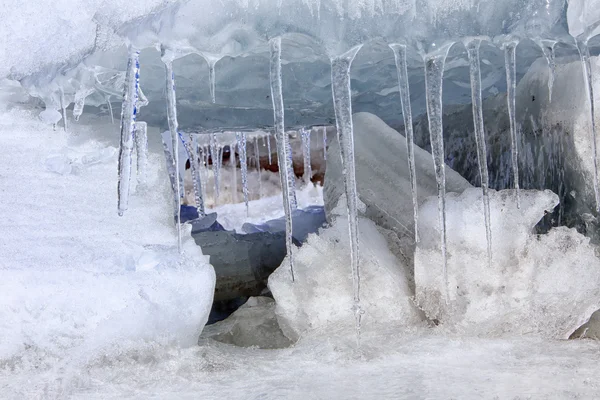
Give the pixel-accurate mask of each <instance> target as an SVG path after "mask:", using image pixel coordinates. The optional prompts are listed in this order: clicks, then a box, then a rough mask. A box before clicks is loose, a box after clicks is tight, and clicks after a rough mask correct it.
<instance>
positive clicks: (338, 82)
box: [331, 46, 364, 346]
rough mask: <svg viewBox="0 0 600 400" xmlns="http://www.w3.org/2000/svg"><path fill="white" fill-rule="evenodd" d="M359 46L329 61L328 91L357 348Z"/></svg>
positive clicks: (358, 289) (359, 318) (358, 325)
mask: <svg viewBox="0 0 600 400" xmlns="http://www.w3.org/2000/svg"><path fill="white" fill-rule="evenodd" d="M361 47H362V46H356V47H354V48H352V49H350V50H349V51H347V52H346V53H344V54H342V55H341V56H339V57H336V58H333V59H332V60H331V88H332V94H333V105H334V110H335V122H336V126H337V134H338V141H339V145H340V155H341V158H342V171H344V188H345V191H346V205H347V211H348V232H349V236H350V263H351V266H352V283H353V289H354V305H353V307H352V309H353V312H354V318H355V327H356V340H357V344H358V346H360V329H361V318H362V315H363V313H364V311H363V310H362V308H361V305H360V269H359V252H358V243H359V237H358V193H357V190H356V171H355V169H354V127H353V124H352V93H351V89H350V67H351V65H352V61H353V60H354V57H356V54H357V53H358V51H359V50H360V48H361Z"/></svg>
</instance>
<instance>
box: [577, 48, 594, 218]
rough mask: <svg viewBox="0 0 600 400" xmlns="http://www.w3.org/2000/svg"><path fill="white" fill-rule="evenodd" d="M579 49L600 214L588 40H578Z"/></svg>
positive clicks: (592, 85)
mask: <svg viewBox="0 0 600 400" xmlns="http://www.w3.org/2000/svg"><path fill="white" fill-rule="evenodd" d="M577 49H578V50H579V57H580V58H581V65H582V68H583V79H584V82H585V85H586V89H587V96H588V101H589V102H590V119H591V134H592V157H593V166H594V196H595V198H596V211H597V212H600V189H599V188H598V150H597V148H596V119H595V102H594V83H593V80H592V63H591V61H590V49H589V47H588V42H587V40H578V41H577Z"/></svg>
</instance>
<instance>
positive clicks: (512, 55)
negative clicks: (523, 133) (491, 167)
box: [504, 39, 521, 208]
mask: <svg viewBox="0 0 600 400" xmlns="http://www.w3.org/2000/svg"><path fill="white" fill-rule="evenodd" d="M518 44H519V42H518V41H516V40H514V39H512V40H509V41H507V42H506V43H505V44H504V65H505V69H506V102H507V105H508V119H509V124H510V148H511V165H512V173H513V175H512V176H513V187H514V189H515V193H516V196H517V208H520V207H521V202H520V199H519V147H518V139H517V110H516V108H515V107H516V94H515V91H516V88H517V65H516V64H517V45H518Z"/></svg>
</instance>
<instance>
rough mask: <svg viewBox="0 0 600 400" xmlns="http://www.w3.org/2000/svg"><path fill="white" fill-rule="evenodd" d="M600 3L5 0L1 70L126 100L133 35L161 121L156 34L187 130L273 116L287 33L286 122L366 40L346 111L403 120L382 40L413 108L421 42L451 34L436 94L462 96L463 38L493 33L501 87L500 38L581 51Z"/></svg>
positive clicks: (318, 107) (536, 49)
mask: <svg viewBox="0 0 600 400" xmlns="http://www.w3.org/2000/svg"><path fill="white" fill-rule="evenodd" d="M5 3H6V2H5ZM42 10H43V12H42ZM599 10H600V7H598V6H597V5H594V4H593V1H583V0H580V1H571V2H570V3H569V4H567V3H566V2H565V1H564V0H533V1H532V0H508V1H495V0H482V1H476V0H430V1H410V0H408V1H407V0H356V1H342V0H221V1H218V2H215V1H213V0H189V1H158V0H154V1H150V0H149V1H145V2H134V3H131V2H125V1H121V0H104V1H101V0H95V1H58V2H57V1H47V0H42V1H36V2H25V4H22V2H20V1H16V0H8V4H7V5H5V6H4V9H3V10H2V11H0V15H1V16H2V20H3V21H8V23H7V24H5V25H4V26H2V27H0V36H1V37H3V38H6V39H7V40H3V41H2V45H0V46H2V47H0V60H2V61H0V76H10V77H13V78H16V79H19V80H21V82H22V84H23V85H24V86H25V87H26V89H27V90H28V91H29V93H30V94H32V95H34V96H37V97H40V98H41V99H42V100H43V101H44V103H45V104H46V107H47V108H52V109H55V110H60V108H61V94H62V93H64V98H63V99H62V101H63V103H75V102H80V103H81V102H82V101H83V102H84V103H85V105H86V107H88V106H103V105H104V104H106V103H107V101H112V102H120V97H121V96H122V84H123V83H122V82H123V79H124V71H125V69H126V63H127V48H126V46H127V45H130V46H134V47H135V48H137V49H140V50H141V56H140V66H141V72H140V73H141V76H140V86H141V88H142V90H143V91H144V93H145V94H146V96H147V97H148V99H149V100H150V102H149V105H148V107H147V108H145V109H144V110H143V112H142V113H141V115H140V117H141V119H142V120H146V121H148V123H149V124H151V125H156V126H160V127H163V128H166V105H165V94H164V65H163V63H162V62H161V59H160V52H159V51H158V50H157V49H158V48H160V46H163V47H165V48H168V49H170V50H172V54H173V56H174V57H175V58H176V61H175V62H174V71H175V74H176V77H177V79H176V81H177V87H178V94H177V96H178V116H179V123H180V127H181V128H183V129H190V130H198V129H211V128H217V127H242V126H249V127H260V126H272V125H273V114H272V102H271V99H270V88H269V67H268V65H269V49H268V40H269V39H271V38H273V37H276V36H282V62H283V67H282V68H283V93H284V99H285V108H286V126H288V127H290V128H291V127H296V126H302V125H310V124H322V123H332V122H333V121H334V120H335V119H334V111H333V105H332V100H331V77H330V59H331V57H334V56H337V55H340V54H342V53H343V52H345V51H347V50H348V49H350V48H352V47H353V46H356V45H363V47H362V48H361V51H360V52H359V53H358V55H357V57H356V60H355V61H354V62H353V64H352V91H353V109H354V111H370V112H376V113H377V114H378V115H379V116H380V117H382V118H383V119H384V120H385V121H386V122H388V123H389V124H391V125H399V124H401V121H402V119H401V113H400V112H399V104H398V103H399V102H398V99H397V96H398V95H397V80H396V69H395V64H394V56H393V52H392V51H391V50H390V48H389V47H388V44H391V43H405V44H407V45H408V69H409V79H410V84H411V92H412V94H411V96H412V99H411V102H412V106H413V113H414V114H416V115H418V114H421V113H423V112H424V111H425V90H424V89H425V88H424V77H423V61H422V55H423V54H424V53H428V52H431V51H435V49H436V48H438V47H439V46H440V45H442V44H444V43H446V42H448V41H457V42H458V43H457V45H455V46H453V47H452V49H451V51H450V54H449V58H448V60H447V63H446V67H445V71H446V72H445V82H444V104H451V103H465V102H470V88H469V76H468V68H457V67H464V66H466V65H468V61H467V52H466V49H465V47H464V46H463V45H462V43H460V41H461V40H463V39H464V38H468V37H474V36H485V37H486V38H487V40H486V41H484V42H483V44H482V47H481V59H482V90H483V93H484V97H485V96H486V95H487V94H490V93H492V94H493V93H497V92H498V91H504V90H505V87H506V83H505V77H504V59H503V52H502V50H501V46H502V44H503V43H505V42H506V40H507V38H509V37H517V38H519V39H521V43H520V45H519V47H518V49H517V69H518V75H519V76H520V75H522V74H523V73H524V72H525V71H526V69H527V68H528V67H529V66H530V65H531V63H532V62H533V60H535V59H537V58H539V57H542V56H543V52H542V50H541V48H542V47H540V46H543V44H544V43H546V44H548V43H551V44H552V46H553V47H554V50H555V53H556V56H557V57H559V56H561V55H571V56H576V55H577V48H576V47H575V41H574V39H573V36H578V37H580V38H583V39H588V38H591V37H593V36H594V35H595V34H596V33H598V32H599V31H600V28H599V27H598V24H599V23H600V11H599ZM23 16H25V17H23ZM571 35H573V36H571ZM523 39H528V40H523ZM211 67H214V69H212V71H214V74H213V75H212V76H214V81H213V85H214V88H215V90H214V92H213V94H214V102H213V101H212V100H213V98H212V97H213V96H212V95H211V79H210V78H211V74H210V72H209V71H211ZM117 109H118V108H117ZM86 111H91V112H97V109H94V108H86Z"/></svg>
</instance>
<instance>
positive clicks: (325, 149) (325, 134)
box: [323, 126, 327, 161]
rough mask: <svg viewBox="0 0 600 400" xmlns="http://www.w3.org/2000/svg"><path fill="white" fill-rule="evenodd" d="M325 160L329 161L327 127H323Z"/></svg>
mask: <svg viewBox="0 0 600 400" xmlns="http://www.w3.org/2000/svg"><path fill="white" fill-rule="evenodd" d="M323 160H325V161H327V127H326V126H324V127H323Z"/></svg>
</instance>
